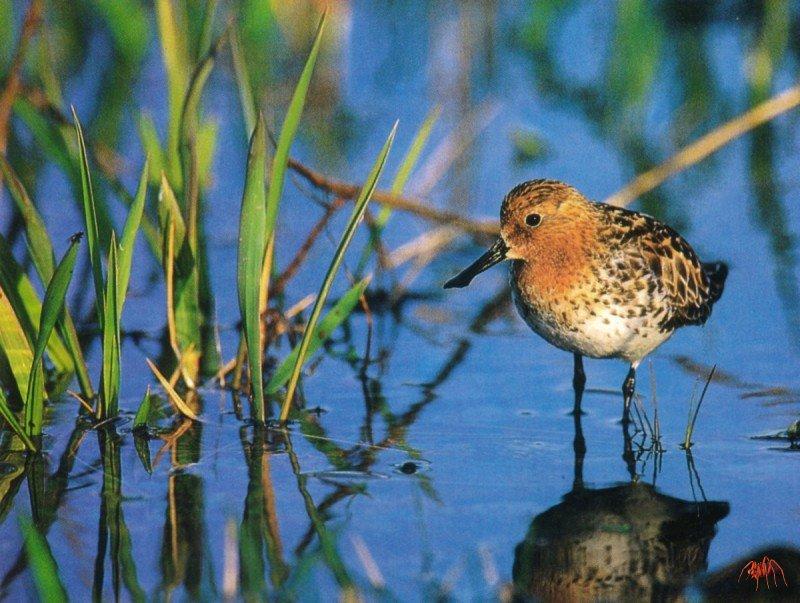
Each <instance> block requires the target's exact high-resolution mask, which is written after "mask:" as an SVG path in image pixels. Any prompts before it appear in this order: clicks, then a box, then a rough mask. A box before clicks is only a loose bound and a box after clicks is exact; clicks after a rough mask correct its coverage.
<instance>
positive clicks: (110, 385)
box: [97, 232, 120, 419]
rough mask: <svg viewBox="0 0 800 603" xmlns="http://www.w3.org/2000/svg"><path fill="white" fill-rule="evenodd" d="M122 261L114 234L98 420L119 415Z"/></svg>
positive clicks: (111, 248) (109, 260) (108, 281)
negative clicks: (120, 268) (120, 274)
mask: <svg viewBox="0 0 800 603" xmlns="http://www.w3.org/2000/svg"><path fill="white" fill-rule="evenodd" d="M118 300H119V260H118V251H117V239H116V235H115V234H114V233H113V232H112V233H111V244H110V245H109V247H108V276H107V278H106V292H105V308H106V313H105V316H104V320H103V369H102V370H103V373H102V377H101V382H100V389H101V393H102V395H101V398H100V403H99V404H98V406H97V414H98V417H97V418H98V419H106V418H108V417H115V416H117V399H118V397H119V382H120V367H119V364H120V350H119V312H118V311H117V308H118V306H117V302H118Z"/></svg>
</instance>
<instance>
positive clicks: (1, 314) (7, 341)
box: [0, 282, 33, 401]
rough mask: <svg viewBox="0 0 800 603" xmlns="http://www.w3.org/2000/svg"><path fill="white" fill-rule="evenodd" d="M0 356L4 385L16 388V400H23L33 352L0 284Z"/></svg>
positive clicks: (6, 291) (3, 286)
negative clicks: (0, 358) (0, 356)
mask: <svg viewBox="0 0 800 603" xmlns="http://www.w3.org/2000/svg"><path fill="white" fill-rule="evenodd" d="M0 355H2V357H3V358H2V359H3V363H2V364H3V366H2V369H3V372H2V375H0V376H2V377H3V381H4V385H5V386H6V387H11V386H12V385H13V386H14V387H15V388H16V394H17V398H16V399H17V400H23V401H24V400H25V394H26V393H27V391H28V376H29V375H30V372H31V365H32V364H33V351H32V350H31V344H30V342H29V341H28V338H27V337H26V335H25V330H24V329H23V327H22V325H21V324H20V321H19V317H18V316H17V314H16V312H14V307H13V306H12V305H11V300H10V298H9V295H8V290H7V289H6V288H5V285H4V284H3V283H2V282H0Z"/></svg>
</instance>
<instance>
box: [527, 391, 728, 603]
mask: <svg viewBox="0 0 800 603" xmlns="http://www.w3.org/2000/svg"><path fill="white" fill-rule="evenodd" d="M576 410H578V412H576V413H575V415H574V416H575V441H574V450H575V481H574V484H573V488H572V490H571V491H570V492H568V493H567V494H566V495H565V496H564V498H563V499H562V501H561V502H560V503H559V504H557V505H555V506H554V507H551V508H550V509H548V510H546V511H545V512H544V513H541V514H540V515H537V516H536V517H535V518H534V519H533V522H531V526H530V529H529V530H528V533H527V535H526V536H525V539H524V540H523V541H522V542H521V543H520V544H519V545H517V548H516V551H515V553H514V568H513V580H514V592H515V598H516V599H517V600H529V599H533V600H537V601H538V600H542V601H598V600H599V601H625V600H636V601H672V600H676V599H679V598H681V596H682V593H683V591H684V589H685V587H686V585H687V583H688V582H689V581H690V579H691V578H692V576H694V575H695V574H696V573H697V572H700V571H703V570H705V569H706V564H707V555H708V548H709V545H710V544H711V540H712V539H713V538H714V535H715V533H716V523H717V522H718V521H720V520H721V519H722V518H724V517H725V516H726V515H727V514H728V510H729V505H728V503H727V502H709V501H704V502H693V501H687V500H681V499H678V498H673V497H671V496H667V495H665V494H661V493H660V492H658V490H656V489H655V488H654V487H653V486H650V485H648V484H645V483H641V482H640V483H628V484H623V485H617V486H613V487H609V488H597V489H596V488H588V487H585V486H584V484H583V457H584V455H585V452H586V446H585V443H584V440H583V433H582V431H581V426H580V412H579V406H578V407H577V408H576ZM623 433H624V435H625V436H626V437H627V430H624V431H623ZM627 448H629V446H628V445H627V443H626V449H627Z"/></svg>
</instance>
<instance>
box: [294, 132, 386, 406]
mask: <svg viewBox="0 0 800 603" xmlns="http://www.w3.org/2000/svg"><path fill="white" fill-rule="evenodd" d="M396 132H397V122H395V124H394V127H392V131H391V132H389V136H388V138H387V139H386V142H385V143H384V145H383V148H382V149H381V152H380V153H379V154H378V157H377V159H376V160H375V163H374V164H373V165H372V169H371V170H370V173H369V176H368V177H367V180H366V181H365V182H364V186H363V187H362V188H361V192H360V193H359V194H358V199H356V203H355V207H354V208H353V213H352V214H351V216H350V220H349V221H348V223H347V227H346V228H345V230H344V233H343V234H342V238H341V240H340V241H339V245H338V247H337V248H336V253H335V254H334V256H333V261H331V265H330V266H329V267H328V272H327V274H326V275H325V280H323V282H322V287H320V290H319V293H318V294H317V301H316V302H315V303H314V309H313V310H312V311H311V316H310V317H309V319H308V324H307V325H306V328H305V331H304V332H303V339H302V340H301V341H300V348H299V350H298V353H297V361H296V362H295V364H294V368H293V370H292V376H291V378H290V379H289V386H288V388H287V390H286V398H285V400H284V401H283V407H282V408H281V417H280V418H281V421H286V419H287V418H288V416H289V409H290V408H291V406H292V399H293V398H294V393H295V390H296V389H297V382H298V380H299V379H300V370H301V369H302V368H303V363H304V362H305V358H306V354H307V353H308V348H309V346H310V345H311V336H312V334H313V333H314V328H315V326H316V324H317V320H318V319H319V315H320V313H321V312H322V308H323V307H325V301H326V300H327V299H328V293H330V290H331V286H332V285H333V279H334V277H335V276H336V272H337V271H338V270H339V266H340V265H341V263H342V260H343V259H344V253H345V251H346V250H347V247H348V245H350V241H351V240H352V239H353V235H354V234H355V232H356V228H357V227H358V223H359V222H360V221H361V218H363V216H364V211H365V210H366V209H367V203H368V202H369V200H370V198H371V197H372V193H373V192H374V191H375V187H376V186H377V184H378V178H379V177H380V175H381V172H382V171H383V166H384V165H385V164H386V156H387V155H388V154H389V149H390V148H391V147H392V142H394V136H395V133H396Z"/></svg>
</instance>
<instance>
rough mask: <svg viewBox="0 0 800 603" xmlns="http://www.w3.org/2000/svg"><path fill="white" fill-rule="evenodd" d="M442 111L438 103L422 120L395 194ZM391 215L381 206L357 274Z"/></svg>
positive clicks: (399, 173)
mask: <svg viewBox="0 0 800 603" xmlns="http://www.w3.org/2000/svg"><path fill="white" fill-rule="evenodd" d="M441 112H442V111H441V107H439V106H438V105H437V106H436V107H434V108H433V109H431V110H430V112H429V113H428V115H427V116H426V117H425V120H424V121H423V122H422V125H421V126H420V127H419V130H418V131H417V134H416V135H415V136H414V140H413V141H411V146H410V147H409V148H408V151H407V152H406V155H405V157H403V160H402V161H401V162H400V167H399V168H397V173H396V174H395V176H394V180H393V181H392V186H391V189H390V190H391V192H392V194H393V195H401V194H402V193H403V189H405V187H406V183H407V182H408V179H409V177H410V176H411V172H412V171H414V168H415V167H416V165H417V162H418V161H419V157H420V155H421V154H422V151H423V149H424V148H425V145H426V144H427V143H428V138H430V135H431V132H432V131H433V126H434V125H436V122H437V120H438V119H439V115H441ZM391 215H392V208H391V207H389V206H388V205H384V206H383V207H381V210H380V211H379V212H378V216H377V217H376V218H375V225H374V227H373V228H371V229H370V236H369V241H368V242H367V244H366V245H365V246H364V250H363V251H362V252H361V259H360V260H359V261H358V267H357V268H356V272H355V273H356V274H361V273H362V272H363V271H364V268H365V267H366V265H367V261H368V260H369V257H370V255H371V254H372V252H373V251H374V250H375V247H376V246H377V244H378V239H379V238H380V236H381V233H382V232H383V229H384V228H385V227H386V223H387V222H388V221H389V216H391Z"/></svg>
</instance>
